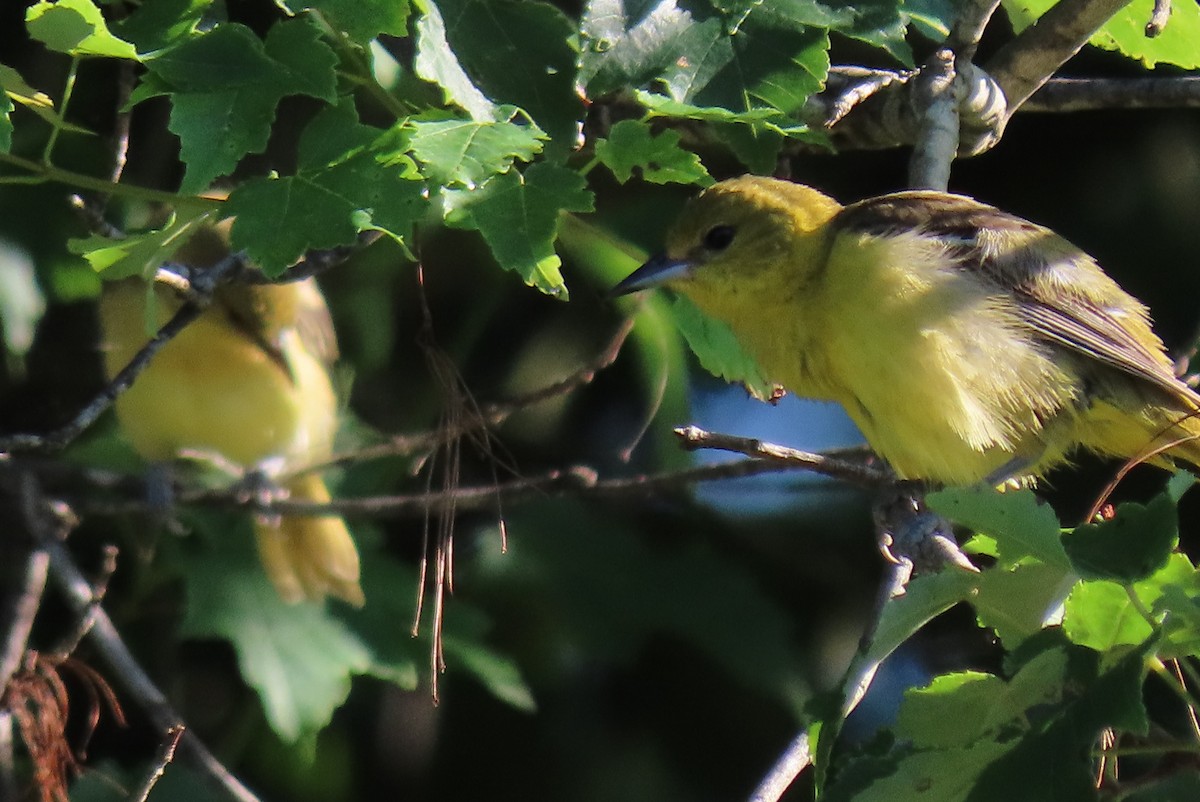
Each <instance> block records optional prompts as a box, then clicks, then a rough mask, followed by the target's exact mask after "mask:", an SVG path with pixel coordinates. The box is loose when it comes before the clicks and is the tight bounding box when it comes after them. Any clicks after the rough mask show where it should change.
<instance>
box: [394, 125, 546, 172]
mask: <svg viewBox="0 0 1200 802" xmlns="http://www.w3.org/2000/svg"><path fill="white" fill-rule="evenodd" d="M405 127H406V128H408V129H409V130H410V131H411V135H410V136H409V138H408V147H409V148H410V149H411V152H412V155H413V156H416V157H417V159H418V160H419V161H420V162H421V164H422V165H423V166H424V169H423V170H422V172H423V173H424V174H425V176H426V177H427V178H429V179H430V180H431V181H432V182H434V183H435V184H441V185H442V186H465V187H467V188H468V189H470V188H473V187H476V186H479V185H480V184H482V183H483V182H484V181H486V180H487V179H488V178H490V177H491V176H493V175H496V174H497V173H503V172H507V171H508V169H509V168H510V167H512V164H513V161H515V160H517V159H520V160H521V161H525V162H527V161H529V160H531V159H532V158H533V157H534V154H536V153H538V152H539V151H541V149H542V140H544V139H545V134H543V133H542V132H541V130H539V129H538V128H537V127H536V126H530V125H517V124H516V123H513V122H478V121H475V120H460V119H451V120H430V121H423V120H417V119H411V120H409V121H408V122H407V123H405Z"/></svg>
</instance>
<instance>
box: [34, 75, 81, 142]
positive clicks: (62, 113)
mask: <svg viewBox="0 0 1200 802" xmlns="http://www.w3.org/2000/svg"><path fill="white" fill-rule="evenodd" d="M78 74H79V56H73V57H72V58H71V66H70V67H69V68H68V69H67V81H66V85H65V86H64V87H63V96H62V102H61V103H60V104H59V108H58V114H56V115H55V116H54V119H53V120H51V122H50V136H49V137H48V138H47V139H46V147H45V148H43V149H42V164H45V165H47V166H49V165H50V163H51V162H52V161H53V158H52V157H53V155H54V146H55V145H56V144H58V135H59V134H60V133H62V130H63V126H64V125H66V122H67V105H68V104H69V103H70V102H71V95H72V94H73V93H74V92H75V78H76V77H77V76H78Z"/></svg>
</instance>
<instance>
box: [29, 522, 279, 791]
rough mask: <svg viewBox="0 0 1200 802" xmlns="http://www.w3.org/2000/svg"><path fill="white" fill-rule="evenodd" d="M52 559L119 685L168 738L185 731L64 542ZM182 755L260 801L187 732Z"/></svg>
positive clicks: (224, 785)
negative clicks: (90, 622) (89, 618)
mask: <svg viewBox="0 0 1200 802" xmlns="http://www.w3.org/2000/svg"><path fill="white" fill-rule="evenodd" d="M45 546H46V549H47V551H48V552H49V554H50V575H51V576H52V577H53V578H54V580H55V583H56V584H57V585H58V588H59V590H60V591H61V592H62V594H63V596H64V597H65V598H66V600H67V603H68V605H69V606H70V607H71V609H72V610H73V611H74V612H75V614H76V615H78V616H85V615H93V616H94V621H93V626H92V628H91V629H90V630H89V631H88V639H89V640H90V641H91V643H92V645H93V646H95V647H96V650H97V652H99V654H100V656H101V657H102V658H103V659H104V661H105V663H107V664H108V666H109V668H110V669H111V670H112V672H113V674H114V675H115V677H116V679H117V681H118V682H119V683H120V684H121V685H122V686H123V687H124V688H125V691H126V693H128V694H129V695H130V696H131V697H133V700H134V701H135V702H136V703H137V705H138V706H139V707H140V708H141V709H142V711H143V712H144V713H145V714H146V716H147V717H148V718H149V719H150V721H151V722H152V723H153V724H154V726H155V727H157V728H158V729H159V730H160V732H162V733H164V736H165V737H173V736H172V733H173V732H175V731H176V730H178V729H183V728H185V725H184V723H183V721H182V719H181V718H180V716H179V714H178V713H176V712H175V710H174V708H172V707H171V704H170V702H168V701H167V697H166V696H165V695H164V694H163V692H162V691H160V690H159V689H158V686H157V685H155V684H154V682H153V680H151V679H150V677H149V676H148V675H147V674H146V672H145V670H143V669H142V667H141V665H140V664H139V663H138V662H137V659H136V658H134V656H133V654H131V653H130V651H129V648H128V647H127V646H126V645H125V642H124V641H123V640H122V639H121V635H120V633H118V632H117V628H116V627H115V626H114V625H113V622H112V619H110V618H109V617H108V613H106V612H105V611H104V609H103V608H102V607H99V606H96V605H94V604H93V600H94V594H93V591H92V587H91V585H89V584H88V581H87V580H86V579H85V578H84V576H83V574H82V573H81V572H80V570H79V568H78V567H77V566H76V565H75V561H74V559H73V558H72V557H71V553H70V552H69V551H67V548H66V546H65V545H64V544H63V543H61V542H55V541H51V542H47V543H46V544H45ZM179 749H180V752H181V754H182V755H183V756H184V757H185V758H187V759H188V760H189V761H190V762H191V763H192V764H193V765H195V766H196V767H197V768H198V769H200V770H201V771H202V772H203V774H204V776H205V777H206V778H207V779H208V780H209V781H210V782H211V783H212V784H213V786H214V787H215V788H217V789H219V790H221V791H222V792H224V793H225V794H226V795H227V796H228V797H229V798H230V799H234V800H237V801H238V802H259V800H258V797H256V796H255V795H254V794H253V793H252V792H251V791H250V789H248V788H246V786H244V785H242V783H241V782H240V781H239V780H238V779H237V778H236V777H234V776H233V775H232V774H231V773H230V772H229V770H228V769H227V768H225V766H224V765H222V764H221V763H220V761H218V760H217V759H216V758H215V757H213V755H212V753H211V752H209V751H208V749H207V748H206V747H205V746H204V744H203V743H201V742H200V739H199V738H197V737H196V736H195V735H193V734H192V733H191V731H188V730H186V729H185V731H184V733H183V735H182V736H181V737H180V740H179Z"/></svg>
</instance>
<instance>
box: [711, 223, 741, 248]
mask: <svg viewBox="0 0 1200 802" xmlns="http://www.w3.org/2000/svg"><path fill="white" fill-rule="evenodd" d="M736 233H737V229H736V228H734V227H733V226H713V227H712V228H710V229H709V230H708V231H707V232H706V233H705V235H704V248H705V249H706V250H709V251H723V250H725V249H726V248H728V247H729V245H730V243H732V242H733V235H734V234H736Z"/></svg>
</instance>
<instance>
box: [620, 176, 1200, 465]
mask: <svg viewBox="0 0 1200 802" xmlns="http://www.w3.org/2000/svg"><path fill="white" fill-rule="evenodd" d="M656 285H666V286H668V287H670V288H672V289H674V290H676V291H678V292H680V293H682V294H683V295H685V296H686V297H688V298H690V299H691V300H692V301H693V302H694V303H695V304H696V305H697V306H698V307H699V308H700V309H701V310H703V311H704V312H706V313H707V314H708V315H710V316H712V317H714V318H716V319H718V320H721V321H724V322H725V323H727V324H728V325H729V326H730V328H731V329H732V330H733V333H734V334H735V335H736V336H737V338H738V340H739V341H740V342H741V343H743V345H744V346H745V347H746V349H747V351H748V352H749V353H750V354H751V355H752V356H753V357H754V358H755V359H756V360H757V362H758V363H759V366H760V367H761V368H762V370H763V372H764V373H765V375H766V377H767V378H768V379H770V380H771V381H774V382H777V383H779V384H781V385H783V386H784V387H785V388H786V389H788V390H790V391H792V392H795V393H797V394H799V395H803V396H806V397H810V398H820V399H829V400H833V401H837V402H838V403H840V404H841V405H842V406H843V407H845V409H846V411H847V413H849V415H850V417H851V418H852V419H853V420H854V421H855V423H857V424H858V426H859V428H860V429H861V430H862V432H863V434H864V435H865V437H866V439H867V442H868V443H869V444H870V445H871V447H872V448H873V449H874V450H875V451H876V452H877V453H878V454H879V455H880V456H882V457H883V458H884V459H886V460H887V461H888V463H889V464H890V465H891V466H892V468H893V469H894V470H895V471H896V473H897V474H898V475H899V476H900V477H901V478H905V479H922V480H928V481H932V482H937V483H941V484H948V485H963V484H970V483H974V482H978V481H981V480H986V481H989V482H993V483H999V482H1001V481H1003V480H1006V479H1009V478H1013V477H1019V476H1037V475H1041V474H1042V473H1044V472H1045V471H1046V470H1047V469H1049V468H1051V467H1053V466H1055V465H1058V464H1061V463H1063V462H1065V461H1067V460H1068V459H1069V458H1070V456H1071V453H1072V452H1073V451H1074V450H1076V449H1087V450H1090V451H1094V452H1098V453H1100V454H1104V455H1111V456H1116V457H1136V456H1146V455H1147V454H1148V452H1149V451H1150V450H1151V449H1154V448H1159V447H1167V446H1170V447H1169V448H1167V449H1166V452H1167V454H1168V455H1169V456H1170V457H1178V458H1180V459H1182V460H1184V461H1185V462H1187V463H1190V464H1192V465H1200V442H1198V441H1197V439H1196V438H1197V437H1200V421H1198V420H1197V414H1198V413H1200V396H1197V394H1196V393H1194V392H1192V390H1191V389H1189V388H1188V387H1187V386H1186V385H1185V384H1184V383H1183V382H1181V381H1180V380H1179V379H1178V378H1177V377H1176V376H1175V372H1174V367H1173V365H1172V362H1171V360H1170V359H1168V357H1167V355H1166V353H1165V350H1164V348H1163V344H1162V341H1161V340H1159V338H1158V337H1157V336H1156V335H1155V334H1154V332H1153V331H1152V330H1151V327H1150V320H1149V316H1148V314H1147V310H1146V308H1145V307H1144V306H1143V305H1142V304H1141V303H1139V302H1138V301H1137V300H1136V299H1135V298H1133V297H1132V296H1130V295H1129V294H1128V293H1126V292H1125V291H1124V290H1122V289H1121V288H1120V287H1119V286H1118V285H1117V284H1116V282H1114V281H1113V280H1112V279H1111V278H1109V277H1108V276H1107V275H1105V273H1104V272H1103V271H1102V270H1101V269H1100V266H1099V265H1098V264H1097V263H1096V261H1095V260H1094V259H1092V258H1091V257H1090V256H1088V255H1087V254H1085V253H1084V252H1083V251H1081V250H1079V249H1078V248H1076V247H1075V246H1074V245H1072V244H1071V243H1069V242H1067V241H1066V240H1065V239H1063V238H1062V237H1060V236H1058V235H1057V234H1055V233H1054V232H1052V231H1050V230H1049V229H1046V228H1043V227H1042V226H1039V225H1036V224H1034V223H1030V222H1028V221H1027V220H1023V219H1021V218H1019V217H1016V216H1014V215H1011V214H1006V213H1005V212H1002V211H1000V210H998V209H995V208H993V207H991V206H986V205H984V204H982V203H979V202H977V201H974V200H972V199H971V198H967V197H963V196H960V195H950V194H946V193H943V192H920V191H918V192H898V193H895V194H892V195H884V196H881V197H878V198H870V199H868V200H864V201H861V202H859V203H855V204H853V205H850V206H846V207H842V206H841V205H840V204H839V203H837V202H836V201H835V200H833V199H832V198H829V197H827V196H825V195H823V194H821V193H820V192H818V191H816V190H814V189H812V188H810V187H806V186H803V185H800V184H793V183H789V182H786V181H779V180H775V179H769V178H758V177H750V176H746V177H742V178H735V179H732V180H729V181H723V182H721V183H718V184H716V185H714V186H712V187H710V188H709V189H707V190H705V191H704V192H702V193H701V194H700V195H699V196H697V197H696V198H694V199H693V200H692V201H691V202H690V204H689V205H688V206H687V207H686V208H685V209H684V211H683V213H682V215H681V216H680V218H679V220H678V222H677V223H676V224H675V225H674V227H673V228H672V229H671V231H670V233H669V234H668V236H667V240H666V250H665V253H664V254H662V255H661V256H658V257H655V258H654V259H652V260H650V261H649V262H648V263H647V264H645V265H644V266H643V267H641V268H640V269H639V270H637V271H636V272H635V273H633V274H632V275H630V276H629V277H628V278H627V279H625V280H624V281H623V282H621V283H620V284H619V285H618V286H617V287H616V288H615V289H614V292H615V293H617V294H622V293H626V292H633V291H636V290H640V289H643V288H646V287H651V286H656ZM1156 461H1158V462H1159V464H1166V462H1167V461H1166V460H1165V459H1163V458H1158V459H1157V460H1156Z"/></svg>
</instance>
